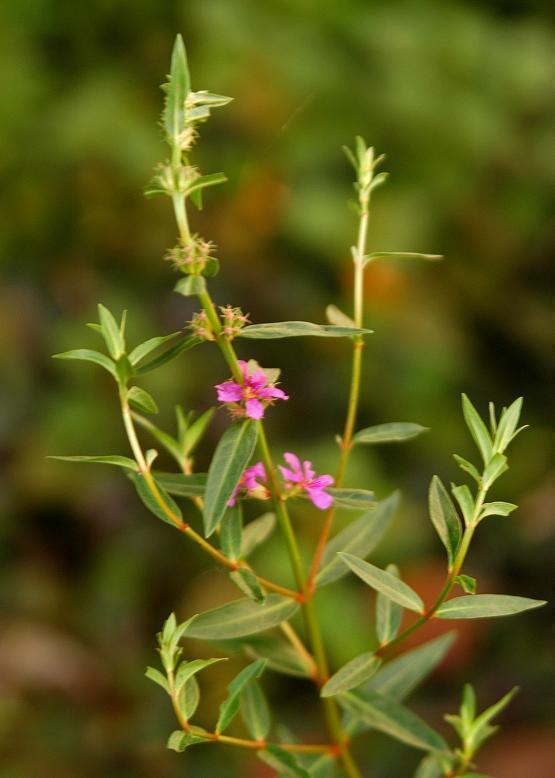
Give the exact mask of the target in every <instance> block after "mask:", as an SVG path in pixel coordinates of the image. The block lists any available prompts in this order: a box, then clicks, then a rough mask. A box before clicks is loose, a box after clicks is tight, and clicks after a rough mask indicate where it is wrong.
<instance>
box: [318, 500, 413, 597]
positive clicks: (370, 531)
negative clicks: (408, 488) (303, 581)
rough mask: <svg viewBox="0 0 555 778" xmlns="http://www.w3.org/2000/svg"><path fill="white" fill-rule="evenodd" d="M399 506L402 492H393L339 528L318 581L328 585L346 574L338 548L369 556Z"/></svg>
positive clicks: (326, 550) (324, 554)
mask: <svg viewBox="0 0 555 778" xmlns="http://www.w3.org/2000/svg"><path fill="white" fill-rule="evenodd" d="M398 506H399V492H393V493H392V494H390V495H389V497H386V499H385V500H382V502H380V503H378V506H377V508H375V509H374V510H373V511H369V512H368V513H364V514H363V515H362V516H360V518H358V519H356V520H355V521H353V522H351V523H350V524H348V525H347V526H346V527H345V528H344V529H342V530H341V532H338V533H337V535H336V536H335V537H334V538H332V539H331V540H330V542H329V543H328V544H327V546H326V548H325V550H324V553H323V555H322V564H321V567H320V571H319V573H318V575H317V577H316V585H317V586H326V584H329V583H331V582H332V581H336V580H337V579H338V578H342V577H343V576H344V575H347V572H348V571H347V569H346V567H345V565H344V564H343V562H342V561H341V557H339V556H338V552H339V551H345V552H348V553H353V554H356V556H358V557H360V558H364V557H367V556H368V554H370V553H371V552H372V551H373V550H374V548H375V547H376V546H377V545H378V543H379V541H380V540H381V539H382V537H383V535H384V534H385V532H386V531H387V529H388V528H389V525H390V524H391V520H392V518H393V515H394V513H395V511H396V510H397V508H398Z"/></svg>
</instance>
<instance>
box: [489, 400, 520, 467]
mask: <svg viewBox="0 0 555 778" xmlns="http://www.w3.org/2000/svg"><path fill="white" fill-rule="evenodd" d="M521 410H522V397H519V398H518V399H517V400H515V401H514V403H512V404H511V405H510V406H509V407H508V408H507V410H506V411H504V413H503V415H502V416H501V419H500V421H499V425H498V427H497V432H496V433H495V439H494V441H493V450H494V451H495V452H496V453H497V452H498V453H500V454H502V453H503V452H504V451H505V449H506V448H507V446H508V445H509V443H510V442H511V440H512V439H513V436H514V433H515V430H516V427H517V424H518V420H519V418H520V412H521Z"/></svg>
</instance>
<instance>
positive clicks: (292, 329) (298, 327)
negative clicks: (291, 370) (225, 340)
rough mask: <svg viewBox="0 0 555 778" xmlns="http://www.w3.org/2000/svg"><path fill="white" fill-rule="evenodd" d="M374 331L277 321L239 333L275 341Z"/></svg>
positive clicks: (243, 335)
mask: <svg viewBox="0 0 555 778" xmlns="http://www.w3.org/2000/svg"><path fill="white" fill-rule="evenodd" d="M371 332H372V330H367V329H364V328H362V327H338V326H336V325H334V324H312V322H309V321H276V322H272V323H269V324H249V325H248V326H247V327H243V329H242V330H241V331H240V332H239V333H238V336H239V337H240V338H251V339H257V340H274V339H276V338H297V337H306V336H312V337H316V338H347V337H352V336H353V335H369V334H370V333H371Z"/></svg>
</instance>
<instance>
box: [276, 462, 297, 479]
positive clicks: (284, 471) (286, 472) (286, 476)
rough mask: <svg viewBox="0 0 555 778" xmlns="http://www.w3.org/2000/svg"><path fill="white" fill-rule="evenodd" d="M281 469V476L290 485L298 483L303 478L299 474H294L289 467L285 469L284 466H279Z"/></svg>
mask: <svg viewBox="0 0 555 778" xmlns="http://www.w3.org/2000/svg"><path fill="white" fill-rule="evenodd" d="M278 467H279V469H280V470H281V474H282V476H283V480H284V481H288V482H290V483H293V484H294V483H298V482H299V481H300V480H301V476H300V475H299V474H298V473H294V472H293V471H292V470H289V469H288V468H287V467H283V465H278Z"/></svg>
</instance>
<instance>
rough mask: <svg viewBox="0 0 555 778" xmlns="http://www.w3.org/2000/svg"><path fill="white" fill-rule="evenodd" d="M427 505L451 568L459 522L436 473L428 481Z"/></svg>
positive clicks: (458, 534)
mask: <svg viewBox="0 0 555 778" xmlns="http://www.w3.org/2000/svg"><path fill="white" fill-rule="evenodd" d="M428 505H429V511H430V518H431V520H432V524H433V525H434V527H435V528H436V531H437V534H438V535H439V537H440V540H441V542H442V543H443V545H444V546H445V548H446V549H447V558H448V560H449V569H451V567H452V565H453V562H454V561H455V557H456V555H457V549H458V548H459V544H460V542H461V522H460V519H459V516H458V513H457V511H456V509H455V506H454V505H453V502H452V500H451V498H450V497H449V493H448V492H447V489H446V488H445V487H444V485H443V484H442V482H441V480H440V479H439V478H438V476H437V475H434V477H433V478H432V481H431V483H430V491H429V494H428Z"/></svg>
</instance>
